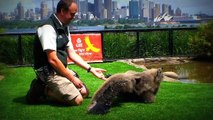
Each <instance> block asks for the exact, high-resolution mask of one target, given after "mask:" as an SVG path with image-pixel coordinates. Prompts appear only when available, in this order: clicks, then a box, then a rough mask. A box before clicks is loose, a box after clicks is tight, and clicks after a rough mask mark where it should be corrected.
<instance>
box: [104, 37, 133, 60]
mask: <svg viewBox="0 0 213 120" xmlns="http://www.w3.org/2000/svg"><path fill="white" fill-rule="evenodd" d="M135 41H136V37H135V34H134V33H106V34H104V46H103V47H104V57H105V59H121V58H131V57H133V56H136V54H135V52H136V51H135V43H136V42H135Z"/></svg>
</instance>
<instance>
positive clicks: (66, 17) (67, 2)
mask: <svg viewBox="0 0 213 120" xmlns="http://www.w3.org/2000/svg"><path fill="white" fill-rule="evenodd" d="M77 11H78V6H77V4H76V3H75V2H74V0H60V1H59V2H58V5H57V11H56V12H57V13H56V14H57V16H58V18H59V19H60V21H61V22H62V23H63V24H64V25H67V24H69V23H70V21H71V20H72V19H73V18H74V16H75V13H76V12H77Z"/></svg>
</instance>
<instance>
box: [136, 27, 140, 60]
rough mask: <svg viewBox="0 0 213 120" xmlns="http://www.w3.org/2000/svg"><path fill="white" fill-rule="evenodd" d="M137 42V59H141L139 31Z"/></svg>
mask: <svg viewBox="0 0 213 120" xmlns="http://www.w3.org/2000/svg"><path fill="white" fill-rule="evenodd" d="M136 36H137V40H136V50H137V57H138V58H139V57H140V34H139V31H137V32H136Z"/></svg>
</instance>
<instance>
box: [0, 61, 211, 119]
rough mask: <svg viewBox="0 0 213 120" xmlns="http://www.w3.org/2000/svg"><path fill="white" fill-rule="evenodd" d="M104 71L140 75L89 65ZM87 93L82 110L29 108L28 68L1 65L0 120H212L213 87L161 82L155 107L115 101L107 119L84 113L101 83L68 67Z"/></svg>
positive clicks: (107, 65) (117, 67)
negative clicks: (78, 77)
mask: <svg viewBox="0 0 213 120" xmlns="http://www.w3.org/2000/svg"><path fill="white" fill-rule="evenodd" d="M91 65H92V66H94V67H101V68H104V69H106V70H107V73H108V74H114V73H119V72H125V71H127V70H136V71H142V70H141V69H138V68H135V67H133V66H130V65H128V64H125V63H120V62H112V63H99V64H91ZM69 68H72V69H74V70H75V71H77V72H78V73H79V75H80V78H81V79H82V80H83V81H84V82H85V84H86V85H87V86H88V88H89V89H90V97H89V98H87V99H85V100H84V102H83V104H82V105H81V106H72V107H66V106H63V105H59V104H54V103H49V104H48V103H47V104H42V105H28V104H26V103H25V94H26V92H27V90H28V89H29V86H30V83H31V81H32V79H33V78H34V77H35V74H34V71H33V69H32V68H31V67H19V68H8V67H5V66H4V65H3V67H2V65H0V73H1V74H3V75H4V77H5V78H4V79H3V80H2V81H0V120H18V119H20V120H27V119H29V120H38V119H39V120H43V119H45V120H46V119H50V120H61V119H62V120H66V119H69V120H73V119H75V120H99V119H102V120H131V119H132V120H138V119H140V120H211V119H212V118H213V84H204V83H202V84H201V83H199V84H185V83H169V82H162V84H161V87H160V90H159V92H158V94H157V99H156V102H155V103H152V104H144V103H139V102H133V101H128V102H127V101H117V103H116V104H115V105H114V107H112V108H111V109H110V112H109V113H107V114H106V115H90V114H87V113H86V110H87V107H88V105H89V103H90V100H91V97H92V95H93V94H94V92H95V91H96V90H97V89H98V88H99V87H100V85H101V84H102V83H103V81H102V80H99V79H97V78H95V77H94V76H92V75H91V74H89V73H87V72H86V71H85V70H83V69H81V68H79V67H77V66H75V65H69Z"/></svg>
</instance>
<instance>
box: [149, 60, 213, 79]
mask: <svg viewBox="0 0 213 120" xmlns="http://www.w3.org/2000/svg"><path fill="white" fill-rule="evenodd" d="M159 66H161V67H162V68H163V71H165V72H166V71H173V72H175V73H177V74H178V75H179V78H180V81H181V82H184V83H213V62H201V61H190V62H187V63H181V64H164V63H158V64H156V63H155V64H149V65H147V66H146V67H147V68H152V67H159Z"/></svg>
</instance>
